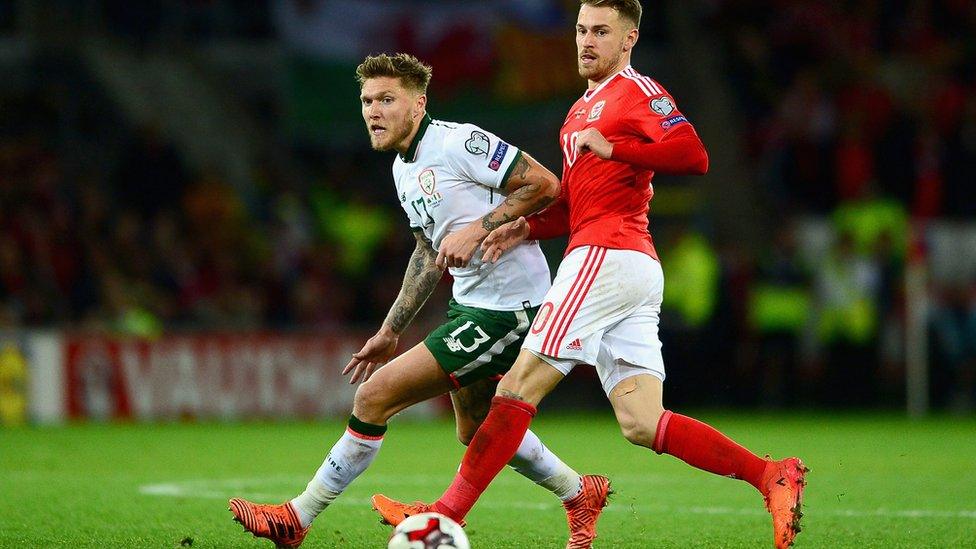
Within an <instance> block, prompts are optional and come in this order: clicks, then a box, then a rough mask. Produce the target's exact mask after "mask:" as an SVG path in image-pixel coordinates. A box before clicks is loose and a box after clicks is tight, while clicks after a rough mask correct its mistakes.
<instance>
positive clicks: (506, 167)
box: [444, 124, 522, 189]
mask: <svg viewBox="0 0 976 549" xmlns="http://www.w3.org/2000/svg"><path fill="white" fill-rule="evenodd" d="M521 155H522V151H520V150H519V149H518V148H517V147H516V146H515V145H512V144H510V143H506V142H505V141H503V140H502V139H500V138H499V137H498V136H496V135H494V134H492V133H491V132H487V131H485V130H483V129H481V128H479V127H478V126H475V125H473V124H461V125H460V126H458V127H457V128H455V129H454V130H453V131H452V132H451V133H450V134H449V136H448V138H447V139H446V140H445V141H444V159H445V163H446V164H447V166H449V167H450V168H451V169H453V170H454V171H455V172H457V175H458V176H460V177H461V178H463V179H466V180H468V181H473V182H475V183H479V184H481V185H485V186H487V187H492V188H495V189H504V188H505V182H506V181H508V176H509V174H510V173H511V171H512V168H514V167H515V163H516V162H517V161H518V159H519V157H520V156H521Z"/></svg>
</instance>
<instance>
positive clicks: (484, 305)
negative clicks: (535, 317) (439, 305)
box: [393, 116, 550, 311]
mask: <svg viewBox="0 0 976 549" xmlns="http://www.w3.org/2000/svg"><path fill="white" fill-rule="evenodd" d="M521 155H522V152H521V151H520V150H518V149H517V148H516V147H515V146H513V145H510V144H508V143H506V142H504V141H502V140H501V139H499V138H498V137H497V136H495V135H492V134H491V133H489V132H486V131H484V130H482V129H481V128H479V127H478V126H475V125H472V124H456V123H453V122H442V121H440V120H431V118H430V117H429V116H425V117H424V120H423V121H422V122H421V124H420V129H419V130H417V135H416V136H415V137H414V139H413V142H412V143H411V144H410V149H409V150H408V151H407V153H406V155H397V159H396V161H394V163H393V180H394V182H395V183H396V189H397V195H398V197H399V198H400V205H401V206H402V207H403V210H404V211H405V212H406V213H407V219H408V220H409V221H410V227H411V228H412V229H413V230H422V231H423V233H424V235H425V236H426V237H427V238H428V239H430V241H431V242H432V243H433V245H434V249H435V250H437V249H439V248H440V244H441V240H443V239H444V237H445V236H447V235H448V234H450V233H453V232H455V231H458V230H460V229H462V228H463V227H464V226H465V225H467V224H469V223H471V222H472V221H475V220H478V219H481V218H482V217H484V216H485V214H487V213H488V212H490V211H492V210H494V209H495V208H496V207H497V206H498V204H500V203H501V202H502V200H504V195H503V194H502V192H501V188H502V187H504V185H505V181H507V180H508V175H509V173H510V172H511V171H512V168H514V166H515V163H516V161H517V160H518V158H519V157H520V156H521ZM481 255H482V252H481V250H480V249H479V250H477V251H476V252H475V254H474V257H472V258H471V261H470V262H469V263H468V266H467V267H464V268H453V267H452V268H450V273H451V276H453V277H454V299H455V300H456V301H457V302H458V303H460V304H461V305H466V306H469V307H478V308H481V309H490V310H494V311H515V310H518V309H522V308H523V307H526V306H532V307H535V306H537V305H539V304H540V303H542V298H543V297H544V296H545V295H546V291H547V290H548V289H549V286H550V277H549V266H548V264H547V263H546V258H545V257H544V256H543V255H542V250H540V249H539V244H538V242H535V241H532V242H523V243H522V244H520V245H518V246H516V247H515V248H512V249H511V250H508V251H507V252H505V253H504V254H503V255H502V257H501V258H500V259H499V260H498V261H497V262H496V263H482V261H481Z"/></svg>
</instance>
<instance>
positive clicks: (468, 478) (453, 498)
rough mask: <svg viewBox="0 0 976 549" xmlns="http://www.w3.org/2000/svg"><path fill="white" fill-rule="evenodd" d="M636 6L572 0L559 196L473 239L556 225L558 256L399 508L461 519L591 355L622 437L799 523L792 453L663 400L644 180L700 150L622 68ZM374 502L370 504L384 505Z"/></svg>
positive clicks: (787, 522)
mask: <svg viewBox="0 0 976 549" xmlns="http://www.w3.org/2000/svg"><path fill="white" fill-rule="evenodd" d="M640 15H641V6H640V3H639V2H638V1H637V0H582V1H581V6H580V11H579V17H578V19H577V24H576V46H577V54H578V67H579V72H580V75H581V76H583V77H585V78H586V79H587V80H588V89H587V90H586V92H585V93H584V94H583V97H581V98H580V99H579V100H578V101H577V102H576V103H575V104H574V105H573V107H572V108H571V109H570V111H569V114H568V116H567V117H566V120H565V122H564V123H563V127H562V129H561V131H560V136H559V143H560V146H561V148H562V152H563V175H562V194H561V196H560V198H559V200H558V201H557V202H555V203H553V204H552V205H551V206H550V207H549V208H548V209H546V210H544V211H543V212H540V213H538V214H535V215H532V216H529V217H528V218H527V219H526V218H520V219H518V220H516V221H514V222H512V223H509V224H507V225H505V226H502V227H500V228H498V229H496V230H495V231H494V232H493V233H492V234H490V235H489V236H488V237H487V238H486V239H485V241H484V242H483V245H482V248H483V249H484V250H485V258H484V259H486V260H494V259H497V258H498V257H499V256H500V254H501V253H503V252H504V251H505V250H507V249H509V248H511V247H512V246H513V245H515V244H517V243H519V242H521V241H523V240H526V239H528V240H534V239H541V238H551V237H555V236H560V235H564V234H567V233H568V234H569V246H568V247H567V250H566V255H565V257H564V258H563V261H562V263H561V264H560V266H559V270H558V272H557V274H556V278H555V280H554V281H553V286H552V288H551V289H550V291H549V293H548V294H547V295H546V298H545V299H544V300H543V304H542V306H541V308H540V310H539V313H538V315H537V317H536V320H535V322H534V323H533V325H532V329H531V330H530V334H529V335H528V336H527V337H526V340H525V343H524V344H523V346H522V350H521V353H520V354H519V357H518V359H517V361H516V363H515V365H514V367H513V368H512V369H511V371H509V372H508V373H507V374H506V375H505V377H504V378H503V379H502V381H501V382H500V383H499V385H498V390H497V393H496V396H495V398H494V399H493V402H492V408H491V411H490V413H489V415H488V417H487V419H486V420H485V422H484V423H483V424H482V426H481V427H480V429H479V430H478V432H477V433H476V434H475V437H474V440H472V442H471V444H470V446H469V447H468V450H467V452H466V453H465V455H464V458H463V460H462V463H461V467H460V469H459V471H458V473H457V475H456V477H455V479H454V482H453V483H452V484H451V486H450V488H448V490H447V491H446V492H445V493H444V495H443V496H441V498H440V499H438V500H437V501H436V502H434V503H433V504H432V505H424V504H413V505H403V504H399V505H401V506H402V507H400V508H399V509H398V511H399V512H400V513H403V514H411V513H414V512H420V511H424V510H433V511H437V512H440V513H443V514H446V515H448V516H450V517H452V518H454V519H455V520H461V519H463V518H464V516H465V515H466V514H467V513H468V511H469V510H470V509H471V507H472V506H473V505H474V503H475V501H476V500H477V499H478V497H479V496H480V495H481V493H482V492H483V491H484V490H485V488H487V486H488V484H489V483H490V482H491V480H492V479H493V478H494V477H495V476H496V475H497V474H498V472H499V471H500V470H501V469H502V467H503V466H504V465H505V463H506V462H507V461H508V460H509V459H510V458H511V457H512V455H513V453H514V452H515V450H516V448H517V447H518V444H519V441H520V440H521V439H522V435H523V433H524V432H525V431H526V429H528V427H529V423H530V422H531V420H532V417H533V416H534V415H535V413H536V405H538V403H539V402H540V401H541V400H542V398H543V397H544V396H545V395H547V394H548V393H549V392H550V391H552V389H553V388H555V386H556V385H557V384H558V383H559V382H560V381H561V380H562V379H563V377H565V376H566V374H568V373H569V372H570V371H571V370H572V369H573V368H574V367H575V366H577V365H580V364H589V365H593V366H595V367H596V370H597V373H598V374H599V377H600V380H601V382H602V384H603V389H604V391H605V392H606V394H607V396H608V398H609V400H610V403H611V405H612V407H613V410H614V413H615V414H616V417H617V421H618V422H619V423H620V428H621V431H622V432H623V435H624V437H625V438H627V440H629V441H630V442H632V443H633V444H637V445H640V446H645V447H647V448H650V449H652V450H654V451H655V452H657V453H658V454H661V453H667V454H671V455H672V456H675V457H677V458H678V459H681V460H683V461H685V462H686V463H688V464H689V465H692V466H694V467H697V468H699V469H703V470H705V471H709V472H711V473H715V474H718V475H722V476H727V477H730V478H735V479H741V480H744V481H746V482H748V483H749V484H751V485H753V486H754V487H755V488H756V489H757V490H759V492H760V493H761V494H762V495H763V497H764V499H765V502H766V507H767V509H768V510H769V512H770V513H771V514H772V518H773V530H774V542H775V545H776V546H777V547H787V546H789V545H792V543H793V539H794V537H795V536H796V533H797V532H798V531H799V521H800V516H801V513H800V500H801V496H802V492H803V488H804V485H805V479H804V474H805V472H806V468H805V467H804V465H803V463H802V462H801V461H800V460H799V459H797V458H795V457H794V458H787V459H784V460H779V461H774V460H771V459H769V458H766V459H763V458H761V457H759V456H757V455H755V454H753V453H752V452H750V451H749V450H747V449H746V448H744V447H742V446H740V445H739V444H737V443H736V442H734V441H732V440H731V439H729V438H728V437H726V436H725V435H723V434H722V433H720V432H719V431H717V430H716V429H714V428H712V427H710V426H708V425H706V424H704V423H702V422H700V421H697V420H695V419H692V418H690V417H686V416H683V415H680V414H676V413H674V412H672V411H670V410H665V409H664V406H663V386H664V385H663V382H664V377H665V373H664V362H663V359H662V356H661V343H660V340H659V339H658V317H659V313H660V309H661V300H662V297H663V289H664V277H663V274H662V271H661V266H660V264H659V263H658V258H657V253H656V251H655V249H654V244H653V242H652V240H651V236H650V234H649V233H648V230H647V226H648V218H647V214H648V202H649V201H650V199H651V198H652V196H653V187H652V186H651V179H652V177H653V176H654V174H655V173H669V174H684V175H691V174H693V175H702V174H704V173H705V172H706V171H707V169H708V155H707V153H706V152H705V148H704V146H703V145H702V142H701V140H700V139H699V138H698V135H697V133H696V132H695V130H694V128H693V127H692V125H691V123H690V122H689V121H688V120H687V119H686V118H685V116H684V115H683V114H682V113H681V112H680V111H679V110H678V108H677V106H676V104H675V101H674V98H672V97H671V95H669V94H668V93H667V91H665V90H664V88H663V87H662V86H661V85H660V84H659V83H658V82H656V81H655V80H653V79H651V78H648V77H646V76H642V75H641V74H639V73H638V72H637V71H635V70H634V69H633V68H631V66H630V52H631V49H632V48H633V47H634V45H635V44H636V42H637V38H638V30H637V27H638V26H639V23H640ZM605 490H606V487H605V486H591V487H585V489H584V492H583V493H582V494H581V495H580V497H583V498H589V499H588V500H587V501H590V502H592V503H591V504H590V505H588V506H585V505H584V506H582V507H586V509H585V510H583V511H580V512H579V513H577V515H578V516H576V517H575V520H577V521H579V522H583V523H586V526H587V531H588V533H589V537H588V539H584V538H583V537H578V538H571V539H570V541H569V544H568V547H589V546H590V544H591V542H592V539H593V537H595V535H596V519H597V517H598V516H599V514H600V511H601V508H602V506H603V505H604V504H605V500H606V493H605ZM376 498H377V499H378V501H379V502H380V503H381V504H382V505H378V506H377V508H378V509H380V511H381V512H382V511H383V509H384V508H385V509H391V508H394V507H395V504H396V502H393V503H391V500H389V499H388V498H384V497H383V496H376ZM570 520H571V522H572V521H573V520H574V517H570ZM574 530H575V531H579V530H580V529H579V528H576V529H574Z"/></svg>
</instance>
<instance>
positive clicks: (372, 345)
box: [342, 326, 400, 385]
mask: <svg viewBox="0 0 976 549" xmlns="http://www.w3.org/2000/svg"><path fill="white" fill-rule="evenodd" d="M399 340H400V336H399V335H397V334H396V333H394V332H393V331H392V330H389V329H387V328H386V327H385V326H384V327H383V328H380V331H378V332H376V335H374V336H373V337H371V338H369V341H367V342H366V344H365V345H363V348H362V349H360V350H359V352H358V353H355V354H353V355H352V359H351V360H350V361H349V364H346V367H345V368H343V369H342V375H347V374H349V372H352V377H351V378H349V384H350V385H353V384H355V383H357V382H359V381H362V382H364V383H365V382H366V381H367V380H368V379H369V376H371V375H373V372H375V371H376V369H377V368H379V367H380V366H382V365H383V364H386V363H387V362H389V360H390V359H391V358H393V353H395V352H396V347H397V342H398V341H399Z"/></svg>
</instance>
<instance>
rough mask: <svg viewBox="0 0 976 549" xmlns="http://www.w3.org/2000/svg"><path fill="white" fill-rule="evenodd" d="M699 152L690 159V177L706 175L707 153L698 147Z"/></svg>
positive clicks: (701, 147)
mask: <svg viewBox="0 0 976 549" xmlns="http://www.w3.org/2000/svg"><path fill="white" fill-rule="evenodd" d="M698 147H699V149H698V150H699V152H698V154H696V155H695V157H694V158H693V159H692V162H691V166H690V171H691V175H705V174H706V173H708V151H706V150H705V147H703V146H701V145H699V146H698Z"/></svg>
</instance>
